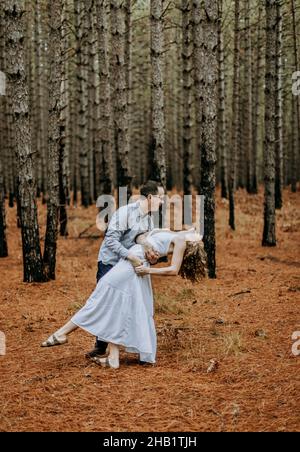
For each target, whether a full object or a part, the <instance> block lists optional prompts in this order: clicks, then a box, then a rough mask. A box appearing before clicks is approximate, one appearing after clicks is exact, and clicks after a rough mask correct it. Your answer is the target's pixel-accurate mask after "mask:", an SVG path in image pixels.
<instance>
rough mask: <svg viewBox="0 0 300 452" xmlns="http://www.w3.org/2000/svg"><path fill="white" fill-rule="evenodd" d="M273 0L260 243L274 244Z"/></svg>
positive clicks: (269, 0)
mask: <svg viewBox="0 0 300 452" xmlns="http://www.w3.org/2000/svg"><path fill="white" fill-rule="evenodd" d="M276 3H277V1H276V0H266V19H267V24H266V81H265V86H266V88H265V104H266V112H265V149H264V171H265V175H264V180H265V208H264V231H263V240H262V245H263V246H276V211H275V152H276V130H275V128H276V95H277V94H278V91H277V83H276V82H277V77H276V29H277V7H276Z"/></svg>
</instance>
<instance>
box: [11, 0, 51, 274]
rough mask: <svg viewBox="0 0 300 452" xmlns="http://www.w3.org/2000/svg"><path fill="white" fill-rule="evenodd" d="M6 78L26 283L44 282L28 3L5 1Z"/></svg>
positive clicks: (22, 0)
mask: <svg viewBox="0 0 300 452" xmlns="http://www.w3.org/2000/svg"><path fill="white" fill-rule="evenodd" d="M4 19H5V23H6V34H5V37H6V41H5V44H6V53H7V65H6V75H7V81H8V95H10V96H11V99H12V110H13V123H14V124H13V125H14V130H15V138H16V155H17V162H18V183H19V193H18V196H19V206H20V221H21V228H22V244H23V265H24V282H42V281H43V280H44V274H43V262H42V256H41V248H40V238H39V226H38V218H37V205H36V199H35V197H36V180H35V171H34V159H33V154H32V147H31V134H30V121H29V97H28V78H27V74H26V64H25V40H24V38H25V35H26V10H25V2H24V0H18V1H16V0H5V2H4Z"/></svg>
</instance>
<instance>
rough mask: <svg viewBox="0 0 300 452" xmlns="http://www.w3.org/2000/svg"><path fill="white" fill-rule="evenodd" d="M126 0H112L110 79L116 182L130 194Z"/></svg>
mask: <svg viewBox="0 0 300 452" xmlns="http://www.w3.org/2000/svg"><path fill="white" fill-rule="evenodd" d="M125 18H126V10H125V0H110V19H111V65H112V67H111V80H112V87H113V97H112V100H113V118H114V138H115V139H114V144H115V149H116V159H117V165H116V166H117V179H118V180H117V185H118V187H127V191H128V197H130V196H131V193H132V188H131V182H132V176H131V170H130V161H129V149H130V143H129V128H128V127H129V123H128V90H127V82H126V61H125V55H126V52H125V41H126V34H125V31H126V27H125Z"/></svg>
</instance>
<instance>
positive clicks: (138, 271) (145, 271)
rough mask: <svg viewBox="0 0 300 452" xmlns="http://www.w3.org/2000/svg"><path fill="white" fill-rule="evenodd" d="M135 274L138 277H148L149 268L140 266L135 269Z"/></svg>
mask: <svg viewBox="0 0 300 452" xmlns="http://www.w3.org/2000/svg"><path fill="white" fill-rule="evenodd" d="M135 273H136V274H137V275H138V276H146V275H150V268H149V267H144V265H141V266H140V267H136V268H135Z"/></svg>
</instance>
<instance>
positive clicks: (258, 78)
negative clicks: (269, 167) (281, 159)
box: [251, 0, 264, 194]
mask: <svg viewBox="0 0 300 452" xmlns="http://www.w3.org/2000/svg"><path fill="white" fill-rule="evenodd" d="M263 8H264V6H263V2H262V1H260V0H259V10H258V23H257V42H256V65H255V73H254V90H253V93H254V94H253V106H254V107H253V129H252V132H253V138H252V144H253V149H252V155H253V179H252V181H251V187H252V192H253V194H256V193H257V192H258V180H257V156H258V147H259V137H260V130H261V127H260V124H261V103H260V94H261V84H262V83H261V82H262V73H263V71H262V64H263V52H262V50H261V48H262V44H263V24H262V20H263Z"/></svg>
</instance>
